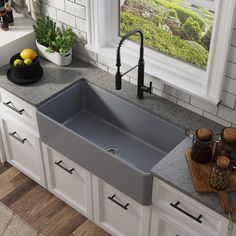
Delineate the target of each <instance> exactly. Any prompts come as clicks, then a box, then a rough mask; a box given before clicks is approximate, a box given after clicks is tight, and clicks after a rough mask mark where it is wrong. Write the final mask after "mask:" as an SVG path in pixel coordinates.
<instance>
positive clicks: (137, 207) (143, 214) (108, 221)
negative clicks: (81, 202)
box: [93, 175, 151, 236]
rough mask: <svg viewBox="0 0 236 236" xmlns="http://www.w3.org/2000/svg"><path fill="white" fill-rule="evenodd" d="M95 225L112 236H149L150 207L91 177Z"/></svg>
mask: <svg viewBox="0 0 236 236" xmlns="http://www.w3.org/2000/svg"><path fill="white" fill-rule="evenodd" d="M93 201H94V220H95V223H96V224H98V225H99V226H101V227H102V228H104V229H105V230H107V231H108V232H110V233H111V234H112V235H113V236H115V235H119V236H149V231H150V217H151V206H143V205H141V204H140V203H138V202H136V201H135V200H133V199H132V198H130V197H128V196H127V195H125V194H124V193H122V192H120V191H119V190H117V189H116V188H114V187H112V186H111V185H109V184H107V183H106V182H104V181H102V180H101V179H99V178H98V177H96V176H94V175H93Z"/></svg>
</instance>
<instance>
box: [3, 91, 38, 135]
mask: <svg viewBox="0 0 236 236" xmlns="http://www.w3.org/2000/svg"><path fill="white" fill-rule="evenodd" d="M0 91H1V105H0V109H1V110H2V111H4V113H3V114H5V115H10V116H11V117H13V118H15V119H17V120H19V121H20V122H22V123H23V124H24V125H26V126H30V127H33V128H34V130H35V129H37V123H36V108H35V107H33V106H31V105H30V104H28V103H26V102H24V101H23V100H21V99H20V98H18V97H16V96H15V95H13V94H11V93H9V92H7V91H5V90H3V89H1V90H0Z"/></svg>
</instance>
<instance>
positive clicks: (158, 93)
mask: <svg viewBox="0 0 236 236" xmlns="http://www.w3.org/2000/svg"><path fill="white" fill-rule="evenodd" d="M152 92H153V93H154V94H156V95H158V96H160V97H163V98H165V99H167V100H169V101H171V102H173V103H177V98H175V97H173V96H171V95H169V94H167V93H165V92H164V91H160V90H158V89H155V88H153V90H152Z"/></svg>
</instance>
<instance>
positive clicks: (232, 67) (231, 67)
mask: <svg viewBox="0 0 236 236" xmlns="http://www.w3.org/2000/svg"><path fill="white" fill-rule="evenodd" d="M225 74H226V76H228V77H230V78H236V64H235V63H232V62H228V63H227V67H226V73H225Z"/></svg>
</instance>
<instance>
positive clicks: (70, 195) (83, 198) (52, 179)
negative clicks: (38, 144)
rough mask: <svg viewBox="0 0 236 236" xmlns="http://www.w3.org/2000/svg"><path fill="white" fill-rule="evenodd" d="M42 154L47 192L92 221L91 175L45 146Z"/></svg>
mask: <svg viewBox="0 0 236 236" xmlns="http://www.w3.org/2000/svg"><path fill="white" fill-rule="evenodd" d="M43 152H44V160H45V168H46V176H47V183H48V190H49V191H51V192H52V193H53V194H55V195H56V196H57V197H59V198H60V199H62V200H63V201H65V202H66V203H67V204H69V205H70V206H72V207H73V208H75V209H76V210H78V211H79V212H80V213H82V214H83V215H84V216H86V217H88V218H89V219H92V218H93V212H92V183H91V181H92V175H91V173H89V172H88V171H87V170H85V169H84V168H82V167H80V166H79V165H77V164H76V163H74V162H72V161H71V160H69V159H68V158H66V157H65V156H63V155H62V154H60V153H58V152H56V151H55V150H54V149H52V148H50V147H48V146H47V145H45V144H43ZM78 155H79V152H78Z"/></svg>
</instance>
